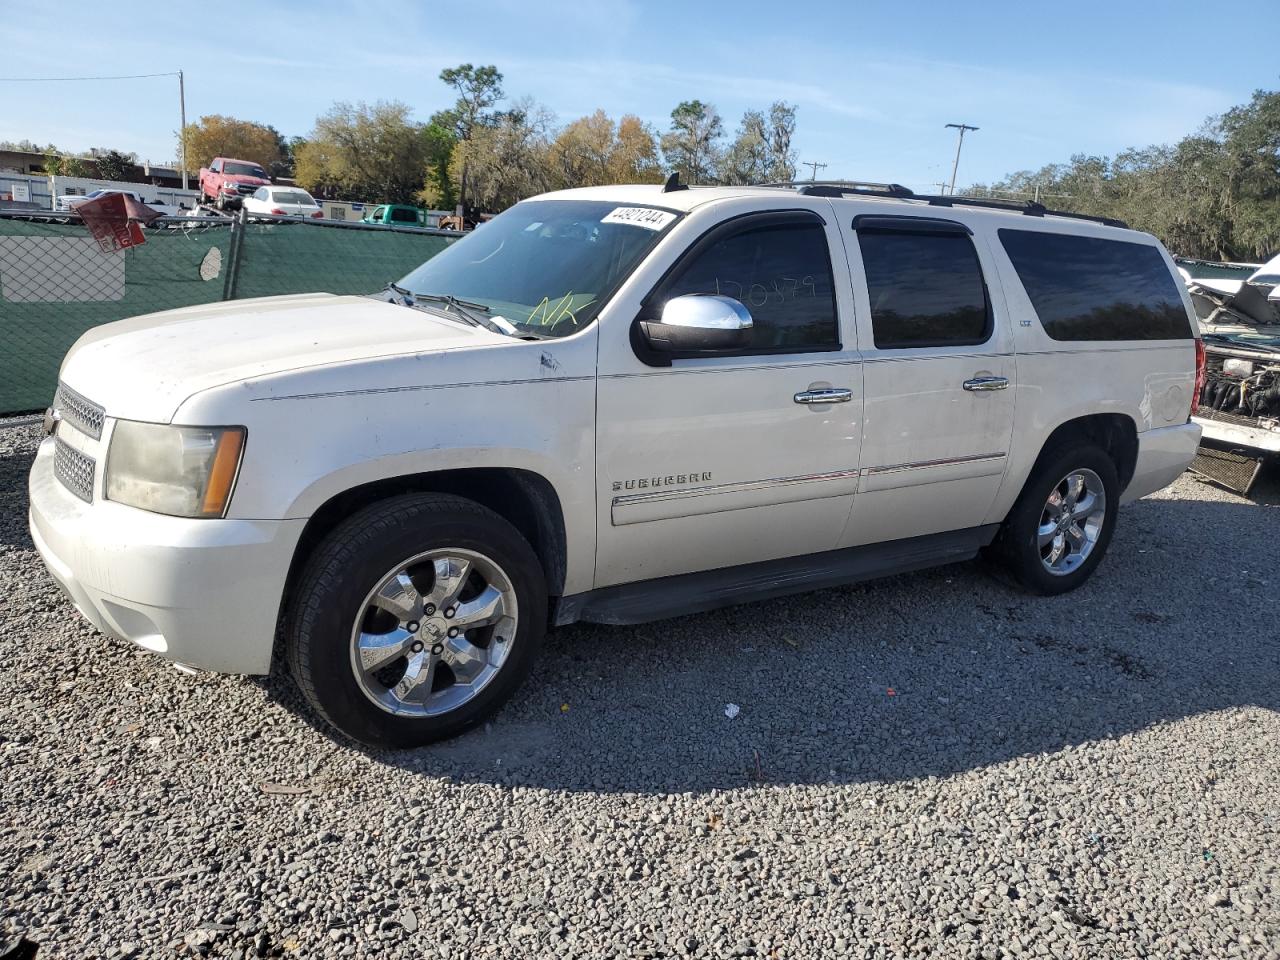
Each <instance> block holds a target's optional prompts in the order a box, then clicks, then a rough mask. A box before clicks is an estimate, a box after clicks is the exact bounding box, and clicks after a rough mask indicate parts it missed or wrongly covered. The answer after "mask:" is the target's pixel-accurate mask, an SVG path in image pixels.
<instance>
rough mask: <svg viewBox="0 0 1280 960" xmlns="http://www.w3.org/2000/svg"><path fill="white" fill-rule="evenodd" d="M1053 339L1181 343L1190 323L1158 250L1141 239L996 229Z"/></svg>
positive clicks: (1046, 329) (1037, 312)
mask: <svg viewBox="0 0 1280 960" xmlns="http://www.w3.org/2000/svg"><path fill="white" fill-rule="evenodd" d="M999 235H1000V243H1001V244H1002V245H1003V246H1004V250H1005V253H1007V254H1008V255H1009V260H1010V261H1011V262H1012V263H1013V268H1014V270H1015V271H1017V274H1018V279H1019V280H1021V281H1022V286H1023V288H1024V289H1025V290H1026V291H1027V296H1028V297H1029V298H1030V300H1031V305H1032V306H1033V307H1034V308H1035V311H1036V314H1037V315H1038V316H1039V317H1040V324H1041V326H1043V327H1044V331H1045V333H1047V334H1048V335H1049V336H1050V337H1052V338H1053V339H1054V340H1185V339H1187V338H1189V337H1190V336H1191V324H1190V321H1189V320H1188V319H1187V311H1186V308H1185V307H1184V306H1183V303H1182V297H1181V295H1180V294H1179V292H1178V286H1177V284H1176V283H1175V282H1174V278H1173V274H1172V273H1171V272H1170V271H1169V268H1168V266H1167V265H1166V264H1165V261H1164V258H1163V257H1162V256H1160V251H1159V250H1158V249H1157V248H1156V247H1153V246H1150V245H1148V244H1145V243H1130V242H1127V241H1124V240H1105V239H1101V238H1099V237H1081V236H1072V235H1070V234H1061V233H1044V232H1041V231H1038V230H1011V229H1003V230H1000V231H999Z"/></svg>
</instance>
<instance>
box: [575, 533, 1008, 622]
mask: <svg viewBox="0 0 1280 960" xmlns="http://www.w3.org/2000/svg"><path fill="white" fill-rule="evenodd" d="M999 529H1000V525H999V524H997V523H993V524H988V525H986V526H982V527H970V528H969V529H967V530H951V531H948V532H946V533H934V534H929V535H928V536H924V537H908V538H907V539H905V540H890V541H888V542H886V543H870V544H866V545H865V546H861V547H849V548H847V549H844V550H830V551H827V552H826V553H813V554H808V555H807V556H803V557H785V558H783V559H781V560H766V561H764V562H763V563H750V564H744V565H742V566H738V567H724V568H722V569H719V570H706V571H702V572H700V573H686V574H680V575H678V576H674V577H660V578H658V579H656V580H642V581H640V582H638V583H624V584H619V585H618V586H614V587H603V588H601V589H599V590H589V591H587V592H586V593H578V594H574V595H573V596H569V597H561V598H560V600H559V601H558V602H557V603H556V607H555V612H554V614H553V619H552V625H553V626H557V627H562V626H564V625H566V624H570V623H577V622H579V621H581V622H585V623H606V624H613V625H616V626H623V625H628V624H635V623H648V622H649V621H651V620H666V619H668V618H669V617H679V616H684V615H685V614H689V613H702V612H704V611H707V610H715V609H717V608H719V607H727V606H731V605H732V604H735V603H750V602H753V601H757V600H771V599H773V598H775V597H784V596H787V595H788V594H792V593H804V592H807V591H810V590H824V589H827V588H828V587H838V586H843V585H845V584H850V583H860V582H861V581H864V580H874V579H877V578H878V577H888V576H893V575H895V574H899V573H910V572H911V571H913V570H923V569H925V568H927V567H936V566H941V565H942V564H946V563H958V562H960V561H963V560H970V559H972V558H973V557H975V556H977V553H978V551H979V550H980V549H981V548H982V547H985V546H986V545H987V544H989V543H990V542H991V541H992V540H993V539H994V538H995V535H996V532H997V531H998V530H999Z"/></svg>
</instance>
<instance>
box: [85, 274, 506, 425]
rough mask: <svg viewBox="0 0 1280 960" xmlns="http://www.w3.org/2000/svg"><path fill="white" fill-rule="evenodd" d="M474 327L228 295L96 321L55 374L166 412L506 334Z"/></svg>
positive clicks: (125, 403) (372, 304) (306, 301)
mask: <svg viewBox="0 0 1280 960" xmlns="http://www.w3.org/2000/svg"><path fill="white" fill-rule="evenodd" d="M511 342H514V341H511V340H510V339H509V338H507V337H503V336H501V335H499V334H496V333H490V332H489V331H487V330H484V329H482V328H480V327H468V326H465V325H463V324H462V323H459V322H456V321H453V320H447V319H445V318H443V317H436V316H433V315H431V314H429V313H426V312H424V311H422V310H418V309H414V308H412V307H405V306H401V305H399V304H395V303H388V302H386V301H382V300H375V299H372V298H369V297H349V296H348V297H342V296H334V295H332V294H327V293H309V294H303V295H299V296H287V297H264V298H261V299H257V300H230V301H224V302H221V303H214V304H207V305H204V306H196V307H183V308H182V309H179V310H168V311H166V312H164V313H153V314H148V315H146V316H141V317H133V318H132V319H129V320H120V321H118V322H116V323H108V324H105V325H103V326H101V327H95V328H94V329H92V330H90V331H89V332H88V333H86V334H85V335H84V336H83V337H81V338H80V339H79V340H78V341H77V342H76V344H75V345H74V346H73V347H72V348H71V350H70V352H69V353H68V354H67V357H66V359H65V360H64V361H63V364H62V372H61V374H60V377H61V379H62V381H63V382H64V383H66V384H67V385H68V386H69V387H71V388H72V389H73V390H76V391H78V392H79V393H81V394H82V395H84V396H85V397H88V398H89V399H90V400H92V401H93V402H94V403H97V404H99V405H101V406H102V407H103V408H105V409H106V411H107V415H108V416H112V417H122V418H124V419H128V420H155V421H161V422H164V421H168V420H169V419H171V418H172V416H173V414H174V412H175V411H176V410H177V409H178V407H179V406H180V405H181V404H182V402H183V401H184V400H185V399H187V398H188V397H190V396H192V395H194V394H196V393H199V392H201V391H202V390H207V389H210V388H212V387H218V386H222V385H224V384H228V383H234V382H237V381H241V380H247V379H251V378H261V377H269V376H271V375H272V374H279V373H283V372H285V371H289V370H299V369H303V368H307V367H316V366H323V365H329V364H342V363H357V362H362V361H368V360H372V359H375V358H379V357H391V356H405V355H414V354H422V353H430V352H439V351H442V350H453V349H458V348H466V347H477V346H490V345H493V344H498V343H511Z"/></svg>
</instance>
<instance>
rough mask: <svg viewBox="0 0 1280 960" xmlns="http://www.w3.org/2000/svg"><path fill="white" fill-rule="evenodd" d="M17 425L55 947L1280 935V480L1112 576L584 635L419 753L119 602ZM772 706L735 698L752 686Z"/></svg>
mask: <svg viewBox="0 0 1280 960" xmlns="http://www.w3.org/2000/svg"><path fill="white" fill-rule="evenodd" d="M35 444H36V431H35V430H33V429H23V430H8V431H3V430H0V585H2V587H0V655H2V657H3V660H2V663H3V665H2V666H0V750H3V760H0V764H2V766H0V771H2V781H0V782H2V787H0V933H8V934H9V935H10V936H12V935H14V934H16V933H19V932H21V933H25V934H26V935H27V936H29V937H30V938H31V939H32V940H34V941H36V942H37V943H39V944H41V952H40V958H41V960H44V958H46V957H68V958H84V957H108V958H114V957H123V956H134V957H144V956H145V957H152V956H157V957H158V956H166V957H173V956H175V955H204V956H216V957H243V958H247V957H259V956H298V957H330V956H339V957H360V958H363V957H405V958H418V957H437V956H440V957H468V958H470V957H487V956H497V957H520V958H523V957H534V956H556V957H591V958H602V957H655V958H656V957H684V956H700V957H729V956H756V957H769V958H775V957H776V958H784V957H785V958H811V957H826V956H830V957H927V956H935V957H948V958H950V957H1017V956H1050V957H1082V958H1090V960H1093V958H1100V957H1103V958H1105V957H1153V958H1157V957H1158V958H1168V957H1177V956H1186V957H1197V958H1199V957H1214V958H1219V957H1234V956H1240V957H1266V958H1277V957H1280V759H1277V758H1278V756H1280V713H1277V709H1278V708H1280V639H1278V637H1277V633H1278V631H1277V622H1278V621H1277V613H1278V612H1280V611H1278V610H1277V604H1276V597H1277V588H1278V587H1280V570H1277V564H1276V558H1277V542H1278V541H1280V537H1278V534H1280V507H1277V506H1275V505H1274V504H1275V503H1276V502H1280V497H1277V496H1275V488H1274V487H1273V488H1272V490H1271V492H1270V495H1269V497H1265V498H1264V500H1265V499H1269V501H1270V502H1269V503H1266V502H1264V503H1262V504H1259V503H1250V502H1248V501H1245V500H1242V499H1240V498H1238V497H1235V496H1233V495H1231V494H1229V493H1225V492H1222V491H1220V490H1217V489H1215V488H1213V487H1210V486H1206V485H1204V484H1201V483H1199V482H1197V481H1195V480H1192V479H1190V478H1183V479H1182V480H1180V481H1178V483H1176V484H1175V485H1174V486H1173V487H1172V488H1170V489H1169V490H1166V491H1164V492H1163V493H1162V494H1160V495H1157V496H1155V497H1152V498H1149V499H1147V500H1144V501H1142V502H1140V503H1138V504H1135V505H1133V506H1130V507H1127V508H1125V509H1124V510H1123V511H1122V514H1121V521H1120V526H1119V530H1118V534H1117V537H1116V539H1115V542H1114V543H1113V545H1112V548H1111V555H1110V557H1109V558H1108V560H1107V561H1106V563H1105V564H1104V565H1103V567H1102V568H1101V570H1100V573H1099V576H1097V577H1096V578H1095V579H1094V581H1093V582H1092V583H1091V584H1090V585H1089V586H1087V587H1085V588H1084V589H1082V590H1080V591H1078V592H1076V593H1074V594H1071V595H1069V596H1066V597H1062V598H1057V599H1051V600H1048V599H1035V598H1030V597H1026V596H1023V595H1020V594H1017V593H1014V592H1012V591H1010V590H1009V589H1007V588H1006V587H1003V586H1001V585H999V584H997V583H995V582H993V581H992V580H990V579H988V578H987V577H986V576H985V575H984V574H983V573H982V571H981V570H980V569H979V568H978V567H977V566H976V565H973V564H966V565H960V566H954V567H948V568H944V569H941V570H936V571H932V572H928V573H923V574H917V575H911V576H903V577H898V578H895V579H892V580H888V581H882V582H880V583H877V584H871V585H866V586H862V587H852V588H846V589H840V590H830V591H826V592H824V593H820V594H814V595H808V596H803V597H798V598H794V599H790V600H785V601H778V602H773V603H769V604H758V605H754V606H745V607H739V608H736V609H732V610H727V611H722V612H719V613H714V614H707V615H703V616H697V617H690V618H687V619H684V620H680V621H674V622H669V623H662V624H653V625H648V626H643V627H638V628H625V629H624V628H615V629H603V628H596V627H575V628H572V629H566V630H562V631H560V632H558V633H557V634H556V635H555V636H554V637H553V638H552V639H551V641H550V642H549V644H548V648H547V652H546V654H545V656H544V658H543V660H542V662H541V664H540V665H539V667H538V668H537V669H536V671H535V674H534V676H533V678H532V679H531V681H530V682H529V683H528V684H527V685H526V687H525V689H524V690H523V691H522V692H521V693H520V694H519V695H518V697H517V699H516V701H515V702H514V703H512V704H511V705H510V706H509V707H508V708H507V709H506V710H505V711H504V712H503V713H502V714H501V715H500V716H499V717H498V718H497V719H496V720H495V721H494V723H493V724H492V725H491V726H490V727H488V728H486V729H485V730H482V731H477V732H475V733H474V734H471V735H468V736H467V737H464V738H462V739H460V740H458V741H455V742H453V743H450V744H447V745H444V746H441V747H437V748H433V749H428V750H421V751H416V752H412V753H405V754H397V755H388V754H380V753H369V752H365V751H361V750H358V749H355V748H353V747H351V746H349V745H346V744H344V743H340V742H338V741H336V740H334V739H332V738H330V737H329V736H328V735H327V734H326V733H325V732H324V731H323V730H321V729H319V728H317V727H316V726H315V725H314V723H313V722H311V721H310V720H309V719H308V718H307V715H306V713H305V710H304V709H303V707H302V706H301V704H300V702H299V699H298V697H297V696H296V695H295V693H294V691H293V690H292V688H291V686H290V685H289V683H288V682H287V680H285V679H283V678H273V679H270V680H261V681H252V680H244V679H236V678H228V677H191V676H186V675H183V674H180V673H178V672H177V671H176V670H174V669H173V668H172V667H169V666H167V665H165V664H164V663H163V662H162V661H160V660H159V659H157V658H154V657H152V656H149V655H147V654H144V653H142V652H140V651H137V650H135V649H133V648H131V647H130V646H128V645H125V644H121V643H116V642H113V641H110V640H106V639H104V638H102V637H101V636H99V635H97V634H95V633H94V632H93V631H92V630H91V629H90V628H89V627H87V626H86V625H85V624H84V623H83V622H82V621H81V620H80V619H79V618H78V616H77V615H76V614H75V612H74V611H73V610H72V608H71V607H70V606H69V605H68V604H67V603H65V602H64V601H63V600H62V599H61V598H60V596H59V594H58V593H57V592H56V590H55V588H54V587H53V585H52V583H51V582H50V580H49V579H48V578H47V576H46V575H45V573H44V570H43V568H42V567H41V565H40V561H39V559H38V558H37V556H36V554H35V553H34V551H33V550H32V547H31V543H30V540H29V538H28V534H27V529H26V519H25V514H26V494H25V475H26V471H27V469H28V465H29V461H30V458H31V455H32V451H33V450H34V448H35ZM730 703H732V704H737V705H739V706H740V708H741V712H740V713H739V714H738V715H737V716H736V717H735V718H733V719H730V718H728V717H727V716H726V715H725V710H726V705H727V704H730Z"/></svg>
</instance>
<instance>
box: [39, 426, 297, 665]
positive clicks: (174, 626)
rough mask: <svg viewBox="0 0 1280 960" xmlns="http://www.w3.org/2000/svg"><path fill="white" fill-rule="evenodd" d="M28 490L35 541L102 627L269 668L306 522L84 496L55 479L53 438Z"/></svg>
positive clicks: (191, 659) (204, 661) (181, 656)
mask: <svg viewBox="0 0 1280 960" xmlns="http://www.w3.org/2000/svg"><path fill="white" fill-rule="evenodd" d="M29 489H30V496H31V513H30V524H31V538H32V540H34V541H35V545H36V549H37V550H38V551H39V552H40V557H41V559H43V560H44V563H45V566H46V567H47V568H48V570H49V573H50V574H51V575H52V576H53V578H54V579H55V580H56V581H57V582H58V584H59V586H61V587H62V589H63V591H64V592H65V593H66V594H67V596H68V597H69V598H70V599H71V602H72V603H74V604H75V606H76V609H78V610H79V611H80V612H81V613H82V614H83V615H84V616H85V617H86V618H87V619H88V620H89V621H90V622H91V623H92V624H93V625H94V626H95V627H97V628H98V629H99V630H100V631H102V632H103V633H105V634H107V635H109V636H112V637H116V638H117V639H122V640H129V641H132V642H133V643H136V644H138V645H139V646H141V647H145V648H146V649H148V650H150V651H152V652H154V653H158V654H160V655H161V656H163V657H166V658H168V659H170V660H174V661H176V662H178V663H181V664H184V665H186V666H191V667H196V668H198V669H201V670H214V671H217V672H219V673H247V674H264V673H267V672H268V671H269V670H270V668H271V648H272V643H273V641H274V638H275V631H276V621H277V617H278V614H279V611H280V600H281V597H282V596H283V594H284V584H285V578H286V576H287V574H288V571H289V564H290V562H291V560H292V558H293V552H294V549H295V547H296V546H297V543H298V538H299V537H300V536H301V534H302V528H303V527H304V526H305V525H306V521H305V520H186V519H181V518H178V517H166V516H162V515H160V514H155V513H148V512H147V511H145V510H138V509H135V508H133V507H126V506H123V505H121V504H118V503H112V502H110V501H107V500H101V499H99V500H95V502H93V503H85V502H84V501H82V500H79V499H77V498H76V497H75V496H74V495H73V494H72V493H71V492H70V491H69V490H67V489H66V488H65V487H64V486H63V485H62V483H61V482H59V481H58V480H57V479H56V478H55V477H54V474H53V440H52V439H48V440H45V441H44V442H43V443H42V444H41V445H40V449H39V451H38V452H37V454H36V459H35V464H34V465H33V466H32V468H31V478H30V483H29Z"/></svg>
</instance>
